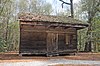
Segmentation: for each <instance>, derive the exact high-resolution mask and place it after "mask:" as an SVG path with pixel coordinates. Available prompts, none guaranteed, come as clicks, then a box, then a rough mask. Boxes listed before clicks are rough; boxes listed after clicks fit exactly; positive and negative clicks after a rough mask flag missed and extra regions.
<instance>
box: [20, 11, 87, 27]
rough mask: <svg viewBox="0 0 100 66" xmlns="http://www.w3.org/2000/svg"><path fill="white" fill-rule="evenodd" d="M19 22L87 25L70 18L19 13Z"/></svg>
mask: <svg viewBox="0 0 100 66" xmlns="http://www.w3.org/2000/svg"><path fill="white" fill-rule="evenodd" d="M19 20H20V21H33V22H34V21H42V22H59V23H68V24H79V25H86V26H87V25H88V23H86V22H83V21H80V20H77V19H73V18H71V17H64V16H53V15H38V14H31V13H21V14H19Z"/></svg>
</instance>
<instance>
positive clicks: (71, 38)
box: [20, 24, 77, 53]
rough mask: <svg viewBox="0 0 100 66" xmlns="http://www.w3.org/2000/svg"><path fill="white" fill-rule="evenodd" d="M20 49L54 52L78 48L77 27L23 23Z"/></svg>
mask: <svg viewBox="0 0 100 66" xmlns="http://www.w3.org/2000/svg"><path fill="white" fill-rule="evenodd" d="M20 28H21V36H20V37H21V39H20V42H21V44H20V51H21V52H26V53H27V52H31V53H35V52H37V53H41V52H44V53H47V52H49V53H52V52H59V51H60V50H61V51H63V50H68V49H77V40H76V39H77V36H76V33H77V30H76V29H75V28H67V29H64V28H63V27H57V28H54V27H48V26H45V25H44V26H41V25H36V24H35V25H28V24H21V26H20Z"/></svg>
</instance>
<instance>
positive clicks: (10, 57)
mask: <svg viewBox="0 0 100 66" xmlns="http://www.w3.org/2000/svg"><path fill="white" fill-rule="evenodd" d="M60 59H61V60H60ZM75 60H76V61H75ZM78 60H79V61H80V62H81V60H82V64H81V63H79V64H77V63H78ZM34 61H36V62H38V61H39V62H46V61H47V62H46V63H48V64H49V62H50V63H53V65H47V66H99V65H96V64H92V65H90V64H91V63H92V62H91V61H96V62H97V63H99V62H100V53H78V54H77V55H75V56H74V55H63V56H55V57H46V56H22V57H20V56H19V55H18V53H17V52H6V53H0V63H6V62H7V63H9V62H10V63H16V62H31V63H32V62H34ZM67 61H68V62H67ZM88 61H89V63H90V64H87V62H88ZM61 62H63V63H61ZM70 62H73V64H70ZM83 62H84V63H86V64H83ZM7 63H6V64H7ZM55 63H58V64H55ZM66 63H67V64H66ZM74 63H76V64H74ZM44 64H45V63H44ZM30 66H31V65H30ZM37 66H39V65H37ZM40 66H41V65H40Z"/></svg>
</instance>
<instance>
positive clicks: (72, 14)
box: [70, 0, 74, 18]
mask: <svg viewBox="0 0 100 66" xmlns="http://www.w3.org/2000/svg"><path fill="white" fill-rule="evenodd" d="M70 3H71V5H70V6H71V7H70V9H71V17H72V18H74V11H73V0H70Z"/></svg>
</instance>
